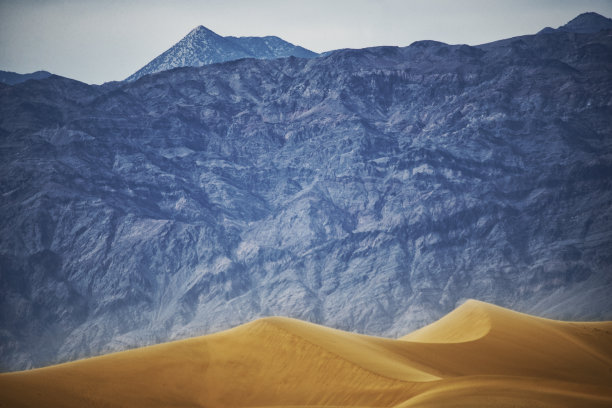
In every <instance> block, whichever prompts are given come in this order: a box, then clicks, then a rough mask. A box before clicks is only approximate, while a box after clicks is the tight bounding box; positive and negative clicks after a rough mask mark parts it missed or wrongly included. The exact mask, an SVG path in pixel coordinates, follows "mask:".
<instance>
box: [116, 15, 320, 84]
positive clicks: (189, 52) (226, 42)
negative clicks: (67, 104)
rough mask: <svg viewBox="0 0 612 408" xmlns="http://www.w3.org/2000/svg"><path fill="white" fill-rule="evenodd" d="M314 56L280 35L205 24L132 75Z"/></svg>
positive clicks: (133, 78)
mask: <svg viewBox="0 0 612 408" xmlns="http://www.w3.org/2000/svg"><path fill="white" fill-rule="evenodd" d="M292 56H293V57H300V58H314V57H316V56H317V54H316V53H314V52H312V51H309V50H307V49H305V48H302V47H300V46H296V45H293V44H291V43H289V42H287V41H285V40H282V39H280V38H278V37H274V36H268V37H222V36H220V35H219V34H217V33H215V32H213V31H211V30H209V29H208V28H206V27H204V26H199V27H196V28H194V29H193V30H191V32H190V33H189V34H187V35H186V36H185V37H184V38H183V39H182V40H181V41H179V42H178V43H176V44H175V45H173V46H172V47H171V48H169V49H168V50H167V51H166V52H164V53H163V54H161V55H160V56H158V57H156V58H155V59H154V60H153V61H151V62H149V63H148V64H147V65H145V66H144V67H142V68H141V69H140V70H138V71H137V72H135V73H134V74H132V75H130V76H129V77H128V78H127V79H126V81H134V80H136V79H138V78H140V77H142V76H144V75H148V74H153V73H155V72H160V71H167V70H169V69H172V68H180V67H201V66H203V65H208V64H214V63H218V62H226V61H234V60H238V59H241V58H257V59H275V58H282V57H292Z"/></svg>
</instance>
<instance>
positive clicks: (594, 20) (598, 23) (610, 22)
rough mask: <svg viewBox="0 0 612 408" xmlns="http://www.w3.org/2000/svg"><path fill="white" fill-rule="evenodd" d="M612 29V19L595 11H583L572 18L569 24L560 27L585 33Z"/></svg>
mask: <svg viewBox="0 0 612 408" xmlns="http://www.w3.org/2000/svg"><path fill="white" fill-rule="evenodd" d="M611 29H612V19H610V18H607V17H604V16H602V15H601V14H597V13H594V12H588V13H582V14H580V15H578V16H577V17H575V18H574V19H572V20H570V21H569V22H568V23H567V24H565V25H563V26H561V27H559V30H561V31H569V32H573V33H585V34H587V33H596V32H599V31H601V30H611Z"/></svg>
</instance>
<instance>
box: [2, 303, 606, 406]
mask: <svg viewBox="0 0 612 408" xmlns="http://www.w3.org/2000/svg"><path fill="white" fill-rule="evenodd" d="M60 406H61V407H279V406H292V407H296V406H297V407H347V406H353V407H354V406H357V407H397V408H399V407H474V406H483V407H610V406H612V322H600V323H575V322H560V321H554V320H547V319H541V318H536V317H533V316H529V315H525V314H521V313H516V312H513V311H510V310H507V309H503V308H500V307H497V306H493V305H490V304H487V303H483V302H478V301H468V302H466V303H465V304H463V305H462V306H460V307H459V308H457V309H456V310H454V311H453V312H451V313H449V314H448V315H447V316H445V317H443V318H442V319H440V320H439V321H437V322H435V323H433V324H431V325H429V326H427V327H424V328H422V329H420V330H417V331H415V332H413V333H411V334H409V335H407V336H404V337H402V338H400V339H396V340H391V339H383V338H377V337H369V336H363V335H358V334H353V333H347V332H342V331H338V330H333V329H329V328H326V327H322V326H318V325H314V324H310V323H305V322H302V321H298V320H293V319H288V318H279V317H274V318H266V319H261V320H257V321H254V322H251V323H248V324H245V325H242V326H239V327H236V328H234V329H231V330H228V331H224V332H221V333H217V334H213V335H209V336H203V337H198V338H193V339H189V340H183V341H176V342H172V343H166V344H161V345H157V346H151V347H144V348H141V349H135V350H130V351H125V352H121V353H114V354H110V355H106V356H101V357H95V358H90V359H85V360H80V361H76V362H72V363H66V364H60V365H56V366H51V367H46V368H41V369H36V370H30V371H23V372H17V373H7V374H2V375H0V407H60Z"/></svg>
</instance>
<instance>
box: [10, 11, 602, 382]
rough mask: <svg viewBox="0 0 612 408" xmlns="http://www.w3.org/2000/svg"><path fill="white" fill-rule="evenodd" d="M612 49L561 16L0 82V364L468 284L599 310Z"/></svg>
mask: <svg viewBox="0 0 612 408" xmlns="http://www.w3.org/2000/svg"><path fill="white" fill-rule="evenodd" d="M580 18H581V17H579V18H578V21H577V22H576V25H578V26H580V25H581V24H579V23H580ZM585 18H589V19H590V20H589V21H591V20H592V16H590V15H589V16H586V17H585ZM601 18H602V19H603V18H604V17H601ZM575 21H576V20H575ZM611 69H612V36H611V32H610V31H609V30H597V31H596V32H592V33H581V32H578V33H576V32H570V31H567V30H555V31H553V32H545V33H539V34H537V35H527V36H522V37H517V38H512V39H507V40H502V41H498V42H494V43H490V44H484V45H480V46H467V45H448V44H444V43H440V42H434V41H419V42H415V43H413V44H411V45H410V46H408V47H374V48H366V49H361V50H348V49H347V50H338V51H334V52H331V53H328V54H326V55H325V56H320V57H317V58H297V57H287V58H279V59H252V58H251V59H240V60H236V61H230V62H225V63H218V64H211V65H205V66H202V67H183V68H176V69H171V70H169V71H163V72H158V73H156V74H154V75H145V76H143V77H141V78H140V79H139V80H137V81H126V82H116V83H108V84H104V85H102V86H90V85H86V84H83V83H81V82H78V81H74V80H70V79H67V78H62V77H58V76H50V77H49V78H46V79H42V80H30V81H26V82H23V83H21V84H17V85H14V86H9V85H0V136H1V137H0V141H1V144H0V159H1V160H0V194H1V197H2V200H0V214H1V217H0V291H1V293H2V296H1V297H0V356H2V357H1V358H0V365H1V367H2V369H3V370H15V369H23V368H28V367H36V366H41V365H45V364H49V363H53V362H60V361H67V360H72V359H75V358H79V357H85V356H91V355H96V354H100V353H103V352H108V351H117V350H124V349H127V348H132V347H136V346H142V345H147V344H153V343H159V342H163V341H167V340H172V339H179V338H185V337H189V336H193V335H201V334H206V333H211V332H213V331H217V330H221V329H227V328H230V327H234V326H236V325H239V324H242V323H245V322H248V321H251V320H253V319H255V318H258V317H264V316H271V315H282V316H288V317H294V318H300V319H303V320H307V321H310V322H314V323H321V324H326V325H328V326H331V327H334V328H338V329H346V330H350V331H359V332H361V333H366V334H376V335H386V336H398V335H403V334H405V333H407V332H409V331H411V330H413V329H416V328H418V327H421V326H423V325H424V324H427V323H431V322H432V321H434V320H436V319H438V318H439V317H440V316H442V315H444V314H445V313H447V312H448V311H450V310H452V309H453V308H455V306H456V305H458V304H461V303H462V302H463V301H464V300H465V299H466V298H477V299H481V300H484V301H490V302H495V303H497V304H499V305H501V306H505V307H512V308H514V309H517V310H519V311H523V312H530V313H533V314H537V315H540V316H546V317H552V318H561V319H610V318H612V298H611V297H610V296H609V294H610V293H611V290H612V274H611V273H610V271H611V270H612V257H611V254H612V123H611V118H612V103H611V98H610V95H611V94H612V78H611V76H610V70H611Z"/></svg>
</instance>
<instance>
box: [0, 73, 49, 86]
mask: <svg viewBox="0 0 612 408" xmlns="http://www.w3.org/2000/svg"><path fill="white" fill-rule="evenodd" d="M51 75H52V74H51V73H50V72H47V71H36V72H32V73H30V74H18V73H16V72H10V71H0V83H3V84H6V85H17V84H20V83H22V82H25V81H27V80H30V79H45V78H49V77H50V76H51Z"/></svg>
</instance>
